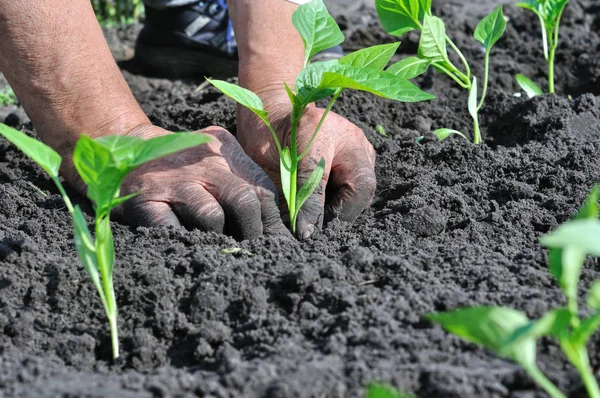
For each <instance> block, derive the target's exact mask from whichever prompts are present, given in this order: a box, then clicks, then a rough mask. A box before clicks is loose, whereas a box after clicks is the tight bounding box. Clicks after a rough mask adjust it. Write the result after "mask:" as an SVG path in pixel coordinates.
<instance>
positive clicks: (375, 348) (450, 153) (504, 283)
mask: <svg viewBox="0 0 600 398" xmlns="http://www.w3.org/2000/svg"><path fill="white" fill-rule="evenodd" d="M434 3H436V4H437V7H436V13H437V14H438V15H441V16H443V17H444V19H445V20H446V21H447V25H448V32H449V34H450V35H451V36H452V37H454V38H455V39H456V42H457V44H458V45H459V47H461V48H463V49H464V52H465V54H466V55H467V57H469V59H471V60H472V63H473V64H474V65H476V68H475V72H476V73H477V75H478V76H481V72H482V68H481V67H480V64H481V63H482V60H483V54H482V53H481V49H480V46H479V45H478V44H477V43H476V42H475V41H473V40H472V39H471V34H472V31H473V29H474V27H475V25H476V22H477V20H478V19H479V18H480V17H482V16H483V15H484V14H485V13H486V12H487V11H489V10H490V9H491V8H492V7H493V6H494V4H495V3H497V2H496V1H484V0H479V1H468V2H467V1H458V0H453V1H445V2H442V1H434ZM505 11H506V14H507V16H508V17H509V18H510V22H509V25H508V29H507V34H506V38H505V39H503V40H502V41H501V42H499V43H498V46H497V47H496V50H495V51H494V54H493V59H492V68H493V71H492V75H491V76H492V78H491V92H490V95H489V98H488V101H487V105H486V106H485V107H484V109H483V114H482V127H483V131H484V135H485V140H486V144H485V145H481V146H473V145H470V144H468V143H466V142H464V141H463V140H461V139H459V138H453V139H449V140H447V141H446V142H443V143H439V142H436V141H435V140H433V139H432V138H431V137H432V135H431V134H430V131H431V130H432V129H434V128H437V127H442V126H444V127H451V128H455V129H460V130H463V131H470V124H469V122H468V120H469V118H468V114H467V110H466V94H465V93H464V92H462V91H460V90H458V89H456V88H455V87H454V86H453V85H452V84H451V83H450V82H449V81H448V80H447V79H445V78H444V77H443V76H440V75H438V74H437V73H434V74H431V75H428V76H425V77H424V78H422V79H421V80H420V81H419V83H420V84H421V85H422V86H423V87H424V88H425V89H427V90H429V91H431V92H432V93H434V94H435V95H437V97H438V99H436V100H435V101H432V102H431V103H421V104H398V103H391V102H388V101H385V100H380V99H375V98H373V97H371V96H367V95H363V94H359V93H347V94H345V96H344V97H343V99H342V100H340V102H339V104H338V105H337V106H336V108H335V109H336V111H337V112H339V113H341V114H343V115H346V116H347V117H348V118H349V119H350V120H352V121H353V122H355V123H356V124H357V125H359V126H360V127H361V128H363V129H364V131H365V134H366V135H367V136H368V137H369V139H370V140H371V142H373V144H374V146H375V147H376V149H377V152H378V155H379V158H378V164H377V174H378V177H379V188H378V193H377V195H376V198H375V200H374V202H373V205H372V207H371V208H370V209H369V210H368V211H366V212H365V213H364V214H363V215H362V216H361V217H360V218H359V219H358V221H357V222H356V223H355V224H354V225H347V224H344V223H341V222H335V221H334V222H332V223H330V224H329V225H328V226H327V228H326V229H325V230H324V231H323V232H322V233H321V234H319V235H317V236H315V237H314V238H313V239H312V240H309V241H307V242H302V243H299V242H295V241H293V242H292V241H284V240H272V239H258V240H256V241H251V242H241V243H238V242H236V241H235V240H233V239H231V238H229V237H225V236H219V235H215V234H208V233H203V232H199V231H192V232H190V231H186V230H183V229H177V230H176V229H145V228H139V229H131V228H128V227H126V226H123V225H118V224H115V225H114V228H115V235H116V245H117V247H116V249H117V253H118V264H117V268H116V276H115V278H116V289H117V300H118V303H119V306H120V314H119V316H120V317H119V327H120V333H121V344H122V361H121V362H120V363H119V364H118V365H116V366H112V365H111V364H110V361H109V358H110V352H109V347H110V344H109V341H108V338H109V336H108V330H107V322H106V320H105V316H104V313H103V310H102V308H101V305H100V302H99V300H98V298H97V295H96V292H95V291H94V289H93V286H92V284H91V283H90V280H89V278H88V276H87V275H86V273H85V271H84V270H83V269H82V267H81V266H80V265H79V263H78V260H77V254H76V252H75V249H74V247H73V244H72V234H71V232H70V231H71V221H70V220H69V216H68V214H67V212H66V210H65V209H64V206H63V204H62V202H61V200H60V198H59V196H58V195H57V192H56V191H55V189H54V188H53V186H52V184H51V182H50V181H49V179H48V178H47V177H46V175H44V174H43V173H42V172H41V170H40V169H39V168H38V167H36V166H35V165H34V164H33V163H32V162H31V161H29V160H27V159H26V158H25V157H23V156H22V155H21V154H20V153H19V152H18V151H17V150H16V149H15V148H14V147H13V146H11V145H9V144H7V143H6V141H0V390H1V391H0V396H1V397H192V396H202V397H264V398H275V397H281V398H284V397H285V398H287V397H303V398H304V397H306V398H308V397H315V398H321V397H328V398H333V397H359V396H361V395H362V394H363V386H364V385H365V384H366V383H368V382H370V381H372V380H381V381H386V382H389V383H392V384H394V385H396V386H398V387H400V388H402V389H404V390H407V391H411V392H413V393H415V394H417V395H418V396H419V397H422V398H439V397H457V398H458V397H461V398H464V397H511V398H517V397H518V398H525V397H527V398H533V397H543V396H544V394H542V393H541V392H540V391H539V390H538V389H536V386H535V385H534V384H533V382H532V381H531V380H530V379H529V378H528V377H527V376H526V375H525V374H524V373H523V372H522V371H521V370H519V368H518V367H517V366H516V365H514V364H513V363H511V362H508V361H505V360H502V359H499V358H498V357H496V356H494V355H492V354H489V353H487V352H486V351H484V350H482V349H479V348H477V347H475V346H473V345H471V344H468V343H464V342H462V341H461V340H459V339H457V338H454V337H451V336H449V335H448V334H447V333H445V332H444V331H442V330H441V329H440V328H439V327H437V326H434V325H432V324H431V323H429V322H428V321H426V320H425V319H424V317H423V315H424V314H426V313H428V312H431V311H442V310H448V309H453V308H457V307H462V306H467V305H475V304H493V305H505V306H510V307H515V308H518V309H520V310H523V311H525V312H526V313H527V314H528V315H529V316H531V317H538V316H540V315H541V314H542V313H544V311H546V310H548V309H550V308H552V307H554V306H557V305H560V304H561V303H563V297H562V295H561V293H560V291H559V289H558V288H557V287H556V284H555V282H554V281H553V280H552V278H551V277H550V276H549V275H548V272H547V270H546V256H545V252H544V250H543V249H542V248H540V246H539V245H538V243H537V241H538V238H539V237H540V235H542V234H544V233H546V232H548V231H549V230H551V229H553V228H555V227H556V226H557V225H558V224H559V223H561V222H563V221H565V220H566V219H567V218H568V217H569V216H570V215H571V214H573V213H574V211H575V210H576V209H577V207H578V206H579V205H580V204H581V203H582V201H583V199H584V198H585V196H586V194H587V192H588V191H589V189H590V187H591V186H592V185H593V184H594V183H595V182H596V181H598V180H600V162H599V161H598V154H599V153H600V97H598V95H600V81H599V80H600V61H599V58H598V56H597V54H598V51H599V50H600V35H599V33H598V32H599V30H600V1H599V0H574V1H572V2H571V4H570V6H569V8H568V11H567V12H566V13H565V16H564V23H563V28H562V44H561V46H560V49H559V52H558V59H557V90H558V93H559V95H558V96H544V97H539V98H535V99H532V100H528V99H525V98H517V97H515V96H514V95H513V93H515V92H516V91H517V87H516V84H515V83H514V77H513V76H514V75H515V73H517V72H522V73H525V74H527V75H529V76H530V77H532V78H534V79H535V80H537V81H539V82H542V83H545V82H544V76H545V64H544V62H543V57H542V53H541V47H540V42H539V38H538V34H539V33H538V26H537V22H536V23H534V21H535V20H534V18H532V16H531V15H528V14H526V13H524V12H523V11H521V10H519V9H517V8H515V7H513V6H507V7H506V9H505ZM452 16H454V20H452V18H453V17H452ZM338 20H339V21H340V23H341V24H342V25H343V26H344V28H345V31H346V33H347V36H348V37H349V38H350V40H349V42H348V43H347V48H348V49H351V48H354V47H360V46H363V45H369V44H376V43H380V42H384V41H390V40H392V39H391V38H390V37H388V36H386V35H385V34H384V33H383V31H382V30H381V28H380V27H379V26H378V23H377V22H376V20H375V19H374V12H373V11H372V10H370V9H367V8H363V9H362V10H361V11H360V12H357V13H354V14H353V15H349V16H344V15H340V16H338ZM123 32H125V34H124V33H123ZM127 32H129V33H127ZM134 33H135V29H129V30H126V31H118V32H116V33H115V32H113V33H112V36H111V37H112V40H111V41H113V43H112V44H113V45H114V46H115V48H120V49H121V50H119V51H122V50H123V46H125V47H126V46H127V43H128V41H129V43H131V42H132V40H134V39H135V37H134V36H133V35H134ZM417 39H418V36H417V35H415V34H409V35H407V36H406V37H404V38H403V42H404V43H403V45H402V46H401V51H402V52H405V53H412V52H414V51H415V49H416V43H417ZM114 41H117V43H114ZM119 46H121V47H119ZM123 53H124V54H126V53H127V51H126V50H125V51H124V52H123ZM125 76H126V78H127V79H128V81H129V82H130V84H131V87H132V89H133V90H134V92H135V94H136V96H137V98H138V99H139V101H140V102H141V104H142V106H143V107H144V109H145V110H146V111H147V113H148V114H149V115H150V116H151V118H152V120H153V121H154V122H156V123H157V124H160V125H162V126H164V127H167V128H169V129H173V130H181V129H196V128H201V127H205V126H207V125H210V124H217V125H221V126H225V127H229V128H231V129H232V130H235V107H234V105H233V103H231V102H230V101H227V100H225V99H224V98H223V97H222V96H220V95H218V94H217V93H216V92H215V91H214V90H213V89H210V88H208V89H204V90H202V91H196V87H197V85H198V84H199V83H200V82H192V81H175V82H173V81H167V80H160V79H149V78H145V77H142V76H138V75H134V74H132V73H129V72H125ZM567 95H571V96H572V98H573V99H572V100H570V99H568V98H567ZM377 124H382V125H383V126H385V128H386V130H387V132H388V133H389V134H390V137H389V138H385V137H382V136H380V135H378V134H377V133H376V132H375V126H376V125H377ZM421 135H425V136H426V138H425V139H424V140H423V141H421V143H420V144H417V143H415V138H416V137H418V136H421ZM233 247H240V248H242V249H244V251H243V252H242V253H239V254H236V255H225V254H222V253H221V250H222V249H225V248H233ZM599 271H600V264H599V263H598V261H596V260H590V261H589V262H588V264H587V265H586V268H585V270H584V272H583V281H584V282H583V283H582V285H583V286H587V285H589V283H590V282H591V281H592V280H593V279H594V278H597V277H598V276H600V275H599ZM599 343H600V340H599V339H598V338H595V339H593V341H592V342H591V344H590V347H589V348H590V355H591V360H592V365H593V366H594V368H595V369H600V354H599V351H598V344H599ZM538 362H539V364H540V366H541V368H542V369H543V370H544V371H545V372H546V373H547V374H548V375H549V376H550V378H551V379H552V380H554V381H555V382H556V383H557V384H558V385H559V386H560V388H561V389H563V390H564V391H566V392H567V393H569V395H570V397H573V398H574V397H583V396H585V393H584V392H583V390H582V389H581V386H580V383H579V381H578V378H577V375H576V373H575V371H574V370H573V368H572V367H570V366H569V365H567V362H566V360H565V359H564V357H563V356H562V355H561V354H560V350H559V348H558V346H557V345H556V344H555V343H554V342H551V341H546V340H544V341H543V342H542V343H540V344H539V358H538Z"/></svg>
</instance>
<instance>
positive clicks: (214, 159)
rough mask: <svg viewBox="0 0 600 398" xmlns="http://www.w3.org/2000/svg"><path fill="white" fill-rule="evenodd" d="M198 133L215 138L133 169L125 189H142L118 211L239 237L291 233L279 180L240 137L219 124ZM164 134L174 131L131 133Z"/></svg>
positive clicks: (129, 217)
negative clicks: (249, 153) (248, 151)
mask: <svg viewBox="0 0 600 398" xmlns="http://www.w3.org/2000/svg"><path fill="white" fill-rule="evenodd" d="M198 133H202V134H206V135H209V136H211V137H212V138H213V140H212V141H211V142H209V143H208V144H204V145H201V146H198V147H195V148H191V149H188V150H184V151H182V152H178V153H175V154H173V155H170V156H167V157H164V158H161V159H158V160H155V161H152V162H150V163H147V164H145V165H142V166H140V167H138V168H137V169H135V170H134V171H132V172H131V174H129V176H127V178H126V179H125V182H124V183H123V186H122V188H121V195H128V194H131V193H134V192H139V195H138V196H136V197H134V198H133V199H130V200H129V201H127V202H125V203H124V204H123V205H122V206H120V207H119V208H117V209H115V213H116V214H115V215H116V216H117V217H119V218H121V219H123V220H124V221H125V222H127V223H129V224H132V225H135V226H161V225H171V226H185V227H187V228H198V229H200V230H203V231H212V232H217V233H227V234H229V235H232V236H233V237H235V238H236V239H253V238H257V237H259V236H261V235H263V233H264V234H269V235H283V236H291V235H290V232H289V231H288V230H287V228H286V227H285V226H284V225H283V223H282V221H281V217H280V214H279V208H278V206H277V204H278V201H277V191H276V189H275V186H274V185H273V183H272V182H271V180H270V179H269V177H267V175H266V174H265V173H264V172H263V170H262V169H261V168H260V167H259V166H258V165H257V164H256V163H254V161H252V159H250V158H249V157H248V156H247V155H246V154H245V153H244V150H243V149H242V147H241V146H240V145H239V144H238V142H237V140H236V139H235V137H233V136H232V135H231V134H230V133H229V132H228V131H226V130H224V129H221V128H218V127H209V128H206V129H203V130H200V131H198ZM164 134H174V133H171V132H168V131H166V130H163V129H161V128H158V127H155V126H142V127H139V128H137V129H134V130H133V131H132V132H130V133H129V134H128V135H129V136H136V137H140V138H152V137H157V136H160V135H164Z"/></svg>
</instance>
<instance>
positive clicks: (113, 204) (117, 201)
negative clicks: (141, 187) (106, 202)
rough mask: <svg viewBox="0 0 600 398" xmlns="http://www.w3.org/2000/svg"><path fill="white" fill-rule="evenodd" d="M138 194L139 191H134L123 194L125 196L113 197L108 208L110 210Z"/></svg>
mask: <svg viewBox="0 0 600 398" xmlns="http://www.w3.org/2000/svg"><path fill="white" fill-rule="evenodd" d="M139 194H140V193H139V192H135V193H132V194H129V195H125V196H121V197H119V198H115V199H113V201H112V202H111V206H110V209H109V210H112V209H114V208H115V207H117V206H120V205H122V204H123V203H125V202H127V201H128V200H131V199H133V198H135V197H136V196H138V195H139Z"/></svg>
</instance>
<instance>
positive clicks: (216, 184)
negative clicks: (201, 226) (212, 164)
mask: <svg viewBox="0 0 600 398" xmlns="http://www.w3.org/2000/svg"><path fill="white" fill-rule="evenodd" d="M211 174H212V175H211V176H210V178H207V181H211V182H210V183H208V184H207V185H206V186H205V188H206V190H207V191H208V192H209V193H210V194H211V195H212V196H214V197H215V199H216V200H217V201H218V202H219V204H220V205H221V207H222V209H223V211H224V212H225V231H226V232H227V233H228V234H229V235H231V236H233V237H234V238H235V239H237V240H244V239H254V238H258V237H260V236H262V234H263V224H262V219H261V203H260V201H259V200H258V197H257V196H256V192H255V191H254V188H253V187H252V186H251V185H250V184H248V183H246V182H245V181H244V180H242V179H241V178H239V177H237V176H235V175H234V174H232V173H231V172H230V171H228V170H227V171H226V170H220V171H213V173H211Z"/></svg>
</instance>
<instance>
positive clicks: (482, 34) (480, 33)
mask: <svg viewBox="0 0 600 398" xmlns="http://www.w3.org/2000/svg"><path fill="white" fill-rule="evenodd" d="M505 30H506V20H505V19H504V14H503V13H502V6H498V8H496V9H495V10H494V11H493V12H492V13H491V14H490V15H488V16H487V17H485V18H484V19H482V20H481V22H479V24H478V25H477V28H476V29H475V33H474V37H475V40H477V41H479V42H480V43H481V44H483V46H484V47H485V48H486V50H487V51H489V50H490V49H491V48H492V46H493V45H494V44H496V42H497V41H498V40H499V39H500V38H501V37H502V35H503V34H504V31H505Z"/></svg>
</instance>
